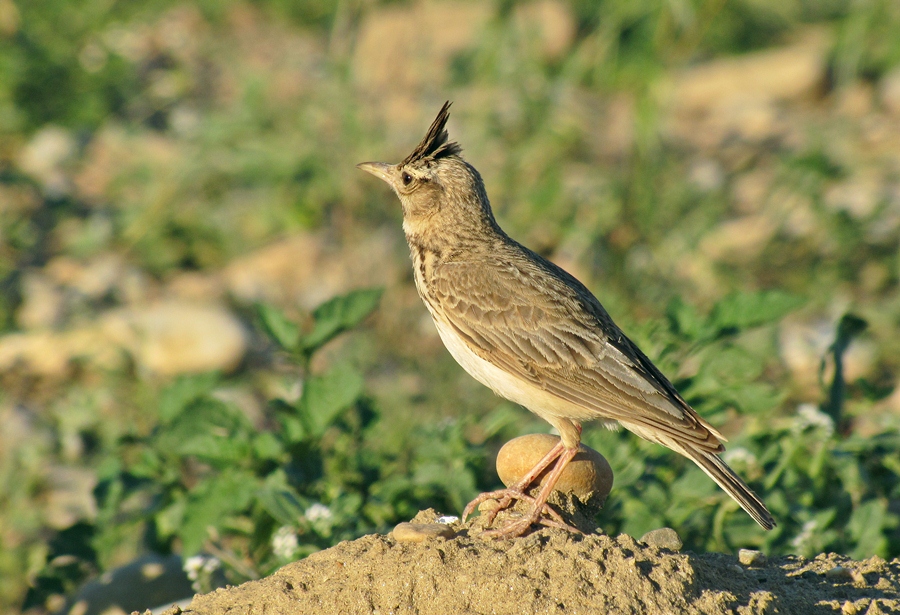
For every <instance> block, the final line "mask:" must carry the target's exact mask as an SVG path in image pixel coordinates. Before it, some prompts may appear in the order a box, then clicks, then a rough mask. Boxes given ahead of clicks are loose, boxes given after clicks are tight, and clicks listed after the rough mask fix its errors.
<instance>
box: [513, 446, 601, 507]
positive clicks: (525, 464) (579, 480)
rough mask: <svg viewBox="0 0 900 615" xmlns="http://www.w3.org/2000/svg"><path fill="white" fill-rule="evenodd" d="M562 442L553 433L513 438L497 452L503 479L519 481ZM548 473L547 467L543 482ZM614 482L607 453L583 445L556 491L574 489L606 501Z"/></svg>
mask: <svg viewBox="0 0 900 615" xmlns="http://www.w3.org/2000/svg"><path fill="white" fill-rule="evenodd" d="M558 442H559V437H558V436H551V435H549V434H530V435H527V436H521V437H518V438H514V439H512V440H510V441H509V442H507V443H506V444H504V445H503V447H502V448H501V449H500V452H499V453H497V474H498V475H499V476H500V480H501V481H503V484H504V485H506V486H507V487H509V486H510V485H513V484H515V483H516V482H518V481H519V480H520V479H521V478H522V477H523V476H525V474H527V473H528V472H529V471H530V470H531V469H532V468H533V467H534V466H535V465H537V462H538V461H540V460H541V459H542V458H543V457H544V455H546V454H547V453H548V452H549V451H550V449H552V448H553V447H554V446H556V444H557V443H558ZM551 465H552V464H551ZM546 475H547V471H546V470H545V471H544V472H543V473H542V474H541V475H540V479H541V480H540V482H541V483H543V481H544V479H545V478H546ZM612 485H613V472H612V468H610V466H609V462H608V461H606V458H605V457H603V455H601V454H600V453H598V452H597V451H595V450H594V449H592V448H589V447H587V446H585V445H584V444H582V445H581V446H580V448H579V451H578V454H576V455H575V457H574V458H573V459H572V461H570V462H569V465H568V466H566V469H565V470H564V471H563V473H562V475H561V476H560V477H559V482H557V483H556V491H559V492H561V493H569V492H571V493H574V494H575V495H576V496H578V497H579V498H581V499H583V498H586V497H588V496H592V497H594V498H597V499H599V501H601V502H602V501H604V500H606V497H607V496H608V495H609V492H610V490H611V489H612Z"/></svg>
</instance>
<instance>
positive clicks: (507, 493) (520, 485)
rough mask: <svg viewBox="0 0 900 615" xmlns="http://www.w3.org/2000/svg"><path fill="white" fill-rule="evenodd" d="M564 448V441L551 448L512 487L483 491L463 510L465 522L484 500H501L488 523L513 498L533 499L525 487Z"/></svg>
mask: <svg viewBox="0 0 900 615" xmlns="http://www.w3.org/2000/svg"><path fill="white" fill-rule="evenodd" d="M564 448H565V447H564V446H563V443H562V441H560V442H559V443H557V444H556V446H554V447H553V448H551V449H550V450H549V451H548V452H547V454H546V455H544V457H543V458H542V459H541V460H540V461H538V462H537V464H536V465H535V466H534V467H533V468H531V470H530V471H529V472H528V474H526V475H525V476H523V477H522V478H521V479H519V482H517V483H516V484H515V485H512V486H511V487H508V488H506V489H499V490H497V491H488V492H486V493H482V494H480V495H479V496H478V497H476V498H475V499H474V500H472V501H471V502H469V504H468V505H467V506H466V508H465V510H463V514H462V520H463V523H465V521H466V517H468V516H469V515H471V514H472V513H473V512H475V508H476V507H477V506H478V505H479V504H481V503H482V502H486V501H487V500H500V505H499V506H498V507H497V508H496V509H495V510H494V511H493V514H491V517H490V519H488V523H490V522H491V521H493V520H494V515H496V514H497V511H500V510H502V509H504V508H506V507H507V506H509V505H510V503H511V502H512V500H514V499H516V500H528V501H531V500H532V499H533V498H532V497H531V496H530V495H528V494H527V493H525V489H526V488H528V486H529V485H530V484H531V483H533V482H534V480H535V479H536V478H537V477H538V475H539V474H540V473H541V472H543V471H544V470H545V469H546V468H547V466H549V465H550V464H551V463H553V462H554V461H556V459H557V458H558V457H559V455H560V453H562V451H563V449H564ZM501 498H502V499H501Z"/></svg>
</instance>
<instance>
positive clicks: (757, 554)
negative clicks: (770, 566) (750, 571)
mask: <svg viewBox="0 0 900 615" xmlns="http://www.w3.org/2000/svg"><path fill="white" fill-rule="evenodd" d="M738 561H739V562H740V563H742V564H743V565H744V566H765V565H766V561H767V558H766V555H765V554H764V553H763V552H762V551H756V550H754V549H741V550H740V551H738Z"/></svg>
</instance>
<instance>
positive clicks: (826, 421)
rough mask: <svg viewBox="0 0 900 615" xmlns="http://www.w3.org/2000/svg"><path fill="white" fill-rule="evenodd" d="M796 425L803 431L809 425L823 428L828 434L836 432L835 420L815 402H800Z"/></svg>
mask: <svg viewBox="0 0 900 615" xmlns="http://www.w3.org/2000/svg"><path fill="white" fill-rule="evenodd" d="M795 420H796V426H797V427H798V428H799V429H800V430H801V431H802V430H804V429H806V428H808V427H812V428H815V429H821V430H822V431H824V432H825V434H826V435H828V436H831V434H833V433H834V421H833V420H832V419H831V417H830V416H828V415H827V414H825V413H824V412H822V411H821V410H819V408H818V407H817V406H816V405H815V404H800V405H799V406H798V407H797V418H796V419H795Z"/></svg>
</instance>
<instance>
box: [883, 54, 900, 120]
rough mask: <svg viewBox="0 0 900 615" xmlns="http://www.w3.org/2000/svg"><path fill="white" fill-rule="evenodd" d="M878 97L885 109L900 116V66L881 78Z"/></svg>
mask: <svg viewBox="0 0 900 615" xmlns="http://www.w3.org/2000/svg"><path fill="white" fill-rule="evenodd" d="M878 98H879V100H880V101H881V105H882V106H883V107H884V109H885V111H887V112H888V113H890V114H891V115H894V116H898V117H900V66H898V67H896V68H894V69H893V70H892V71H890V72H888V73H887V74H886V75H884V76H883V77H882V78H881V83H880V84H879V86H878Z"/></svg>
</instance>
